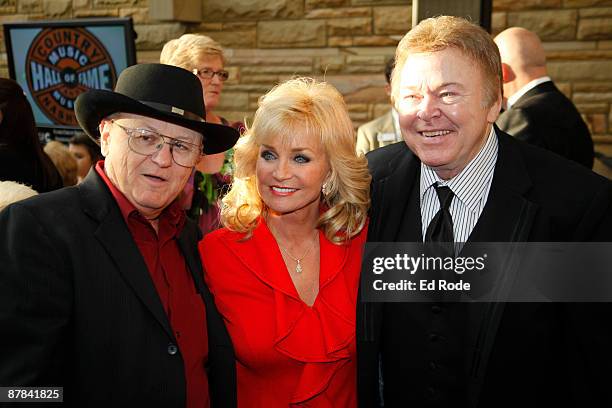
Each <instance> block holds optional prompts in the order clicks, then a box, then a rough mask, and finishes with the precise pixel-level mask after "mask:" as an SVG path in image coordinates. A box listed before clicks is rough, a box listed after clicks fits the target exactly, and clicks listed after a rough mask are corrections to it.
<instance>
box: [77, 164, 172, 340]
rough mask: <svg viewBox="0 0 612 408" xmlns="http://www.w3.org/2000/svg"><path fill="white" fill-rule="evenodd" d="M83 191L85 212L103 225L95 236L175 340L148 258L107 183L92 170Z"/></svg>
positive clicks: (80, 188)
mask: <svg viewBox="0 0 612 408" xmlns="http://www.w3.org/2000/svg"><path fill="white" fill-rule="evenodd" d="M79 191H80V193H81V194H80V195H81V200H82V203H83V209H84V211H85V213H87V214H88V215H89V216H91V217H92V218H94V219H96V220H97V221H98V222H99V225H98V228H97V230H96V231H95V233H94V235H95V237H96V238H97V240H98V241H99V242H100V244H101V245H102V246H103V247H104V248H105V249H106V252H107V255H108V257H109V258H111V259H112V260H113V263H114V264H115V266H116V268H117V270H118V271H119V273H121V275H122V276H123V277H124V279H125V281H126V282H127V283H128V284H129V285H130V287H131V288H132V289H133V290H134V293H135V294H136V296H137V297H138V298H139V299H140V301H141V302H142V303H143V304H144V306H145V307H146V308H147V309H148V310H149V312H151V314H152V315H153V317H154V318H155V319H156V320H157V322H158V323H159V324H160V326H161V327H162V328H163V329H164V330H165V331H166V333H167V334H168V336H169V337H170V338H171V339H174V335H173V334H172V330H171V329H170V324H169V322H168V318H167V316H166V313H165V312H164V309H163V306H162V304H161V301H160V299H159V295H158V294H157V291H156V289H155V286H154V285H153V281H152V280H151V277H150V275H149V272H148V270H147V266H146V264H145V262H144V259H143V258H142V255H141V254H140V251H139V250H138V247H137V246H136V244H135V243H134V240H133V239H132V236H131V234H130V231H129V230H128V227H127V225H125V222H124V221H123V218H122V216H121V212H120V211H119V207H118V206H117V204H116V203H115V201H114V199H113V197H112V195H111V194H110V192H109V191H108V188H107V187H106V185H105V184H104V181H103V180H102V179H101V178H100V176H98V174H97V173H96V172H95V171H91V172H90V173H89V175H88V176H87V178H86V180H85V181H84V182H83V183H82V184H81V185H80V186H79ZM109 273H110V271H109Z"/></svg>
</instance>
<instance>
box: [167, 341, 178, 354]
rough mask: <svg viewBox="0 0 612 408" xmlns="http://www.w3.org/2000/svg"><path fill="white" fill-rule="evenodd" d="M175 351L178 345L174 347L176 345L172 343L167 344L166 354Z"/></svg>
mask: <svg viewBox="0 0 612 408" xmlns="http://www.w3.org/2000/svg"><path fill="white" fill-rule="evenodd" d="M176 353H178V347H176V345H174V344H172V343H170V344H168V354H170V355H171V356H173V355H175V354H176Z"/></svg>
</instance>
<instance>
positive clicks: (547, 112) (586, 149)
mask: <svg viewBox="0 0 612 408" xmlns="http://www.w3.org/2000/svg"><path fill="white" fill-rule="evenodd" d="M497 126H499V128H500V129H501V130H503V131H504V132H506V133H509V134H511V135H513V136H515V137H516V138H517V139H520V140H523V141H525V142H527V143H530V144H533V145H536V146H540V147H542V148H544V149H547V150H550V151H552V152H555V153H557V154H558V155H560V156H563V157H565V158H567V159H570V160H573V161H575V162H577V163H580V164H582V165H583V166H585V167H588V168H589V169H590V168H592V167H593V158H594V152H593V140H592V139H591V134H590V133H589V128H588V127H587V125H586V124H585V123H584V121H583V120H582V117H581V116H580V113H579V112H578V110H577V109H576V107H575V106H574V104H573V103H572V101H570V100H569V99H568V98H567V97H566V96H565V95H564V94H563V93H562V92H561V91H559V89H557V87H556V86H555V84H554V83H552V82H550V81H549V82H544V83H541V84H539V85H538V86H536V87H535V88H533V89H531V90H529V92H527V93H526V94H525V95H523V96H521V97H520V98H519V99H518V100H517V101H516V103H515V104H514V105H512V107H511V108H510V109H508V110H507V111H505V112H502V114H501V115H500V116H499V118H498V119H497Z"/></svg>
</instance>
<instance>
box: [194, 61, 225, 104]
mask: <svg viewBox="0 0 612 408" xmlns="http://www.w3.org/2000/svg"><path fill="white" fill-rule="evenodd" d="M196 68H197V69H199V70H204V69H208V70H210V71H215V72H218V71H222V70H223V59H222V58H221V57H220V56H218V55H208V56H204V57H203V58H202V59H200V61H199V62H198V64H197V65H196ZM198 78H200V82H201V83H202V89H203V90H204V104H205V105H206V111H207V112H211V111H213V110H214V109H215V108H216V107H217V105H218V104H219V99H220V98H221V91H222V90H223V81H221V79H219V75H214V76H213V77H212V78H210V79H208V78H201V77H200V76H198Z"/></svg>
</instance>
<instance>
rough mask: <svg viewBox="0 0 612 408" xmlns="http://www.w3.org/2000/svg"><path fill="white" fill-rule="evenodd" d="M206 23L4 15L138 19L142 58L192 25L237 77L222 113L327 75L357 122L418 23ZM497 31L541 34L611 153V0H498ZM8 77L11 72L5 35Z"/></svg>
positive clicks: (373, 0) (348, 10) (3, 13)
mask: <svg viewBox="0 0 612 408" xmlns="http://www.w3.org/2000/svg"><path fill="white" fill-rule="evenodd" d="M202 1H203V15H204V18H203V21H202V23H200V24H183V23H168V22H159V21H152V20H150V18H149V16H148V9H147V1H146V0H0V22H6V21H24V20H36V19H66V18H82V17H104V16H109V17H110V16H131V17H132V18H133V19H134V22H135V29H136V32H137V34H138V39H137V50H138V51H137V52H138V60H139V61H140V62H144V61H156V60H157V59H158V57H159V52H160V49H161V46H162V45H163V44H164V43H165V42H166V41H167V40H169V39H171V38H175V37H178V36H179V35H181V34H183V33H186V32H198V33H203V34H206V35H209V36H211V37H213V38H215V39H216V40H218V41H219V42H220V43H221V44H222V45H223V46H224V47H225V48H226V50H227V54H228V57H229V61H230V63H229V70H230V71H231V74H232V78H231V79H230V81H228V82H227V84H226V88H225V91H224V95H223V98H222V102H221V106H220V107H219V111H220V113H221V114H223V115H225V116H226V117H227V118H228V119H244V118H245V117H247V118H249V117H251V115H252V113H253V112H254V110H255V109H256V107H257V100H258V98H259V97H260V96H261V95H262V94H263V93H265V92H266V91H267V90H269V89H270V88H271V87H272V86H273V85H274V84H276V83H278V82H279V81H282V80H284V79H287V78H290V77H292V76H294V75H307V76H315V77H317V78H325V79H326V80H327V81H329V82H331V83H332V84H334V85H335V86H336V87H338V89H339V90H340V91H341V92H342V93H343V94H344V95H345V97H346V101H347V103H348V106H349V109H350V113H351V117H352V119H353V121H354V123H355V125H359V124H361V123H363V122H366V121H368V120H370V119H372V118H374V117H376V116H378V115H380V114H382V113H383V112H385V111H386V110H387V109H389V105H388V101H387V96H386V94H385V92H384V85H385V81H384V76H383V74H382V70H383V66H384V63H385V61H386V59H387V58H389V57H390V56H391V55H393V52H394V47H395V45H396V44H397V42H398V41H399V39H400V38H401V36H402V35H403V34H404V33H405V32H406V31H407V30H408V29H409V27H410V26H411V15H412V10H411V3H412V1H411V0H202ZM493 8H494V12H493V19H492V21H493V31H494V33H497V32H499V31H501V30H503V29H504V28H506V27H509V26H523V27H526V28H529V29H531V30H533V31H535V32H536V33H538V34H539V35H540V36H541V38H542V40H543V41H544V44H545V48H546V50H547V55H548V66H549V70H550V75H551V76H552V77H553V79H554V80H555V81H556V82H557V84H558V85H559V86H560V88H561V89H562V90H563V92H565V93H566V94H567V95H568V96H570V97H571V98H572V99H573V101H574V102H575V103H576V105H577V106H578V108H579V109H580V111H581V112H582V113H583V114H584V116H585V119H586V120H587V122H588V124H589V126H590V128H591V131H592V133H593V137H594V139H595V141H596V143H597V145H598V149H599V150H601V151H605V152H606V153H607V154H609V155H612V110H611V106H612V0H494V1H493ZM0 46H1V47H2V48H1V50H0V51H2V54H0V74H1V75H3V76H6V75H7V74H8V71H7V68H6V54H5V53H4V42H3V41H2V42H1V45H0Z"/></svg>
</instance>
